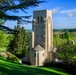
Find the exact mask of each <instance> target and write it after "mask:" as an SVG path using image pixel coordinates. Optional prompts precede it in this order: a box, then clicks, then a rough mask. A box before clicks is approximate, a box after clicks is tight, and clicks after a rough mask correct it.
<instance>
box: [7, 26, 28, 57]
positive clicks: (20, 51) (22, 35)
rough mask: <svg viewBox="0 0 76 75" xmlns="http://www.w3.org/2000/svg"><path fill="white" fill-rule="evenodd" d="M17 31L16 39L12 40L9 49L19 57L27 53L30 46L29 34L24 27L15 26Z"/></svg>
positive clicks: (15, 33)
mask: <svg viewBox="0 0 76 75" xmlns="http://www.w3.org/2000/svg"><path fill="white" fill-rule="evenodd" d="M14 30H16V32H14V39H13V40H11V41H10V44H9V47H8V50H9V51H10V52H11V53H13V54H15V55H16V56H18V57H23V56H25V55H26V54H27V50H28V47H29V36H28V34H27V32H26V30H25V29H24V27H20V25H18V26H17V27H15V29H14Z"/></svg>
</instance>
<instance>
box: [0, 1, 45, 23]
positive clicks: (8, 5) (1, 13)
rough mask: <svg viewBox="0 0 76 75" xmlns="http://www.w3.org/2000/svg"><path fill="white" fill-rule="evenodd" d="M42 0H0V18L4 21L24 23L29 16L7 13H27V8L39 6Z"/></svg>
mask: <svg viewBox="0 0 76 75" xmlns="http://www.w3.org/2000/svg"><path fill="white" fill-rule="evenodd" d="M43 2H44V0H0V18H1V19H4V20H18V21H20V22H22V21H25V22H26V19H27V18H29V17H30V16H17V15H9V13H7V12H8V11H11V12H13V13H19V11H20V10H21V11H23V12H25V13H26V12H27V11H26V10H25V9H28V8H29V7H34V6H39V4H40V3H43Z"/></svg>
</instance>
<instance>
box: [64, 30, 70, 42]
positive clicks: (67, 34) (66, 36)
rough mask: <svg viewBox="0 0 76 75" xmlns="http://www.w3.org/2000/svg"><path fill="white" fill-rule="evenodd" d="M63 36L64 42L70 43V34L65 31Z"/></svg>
mask: <svg viewBox="0 0 76 75" xmlns="http://www.w3.org/2000/svg"><path fill="white" fill-rule="evenodd" d="M64 35H65V38H66V40H67V43H69V42H70V39H71V34H70V32H69V31H67V30H66V32H65V34H64Z"/></svg>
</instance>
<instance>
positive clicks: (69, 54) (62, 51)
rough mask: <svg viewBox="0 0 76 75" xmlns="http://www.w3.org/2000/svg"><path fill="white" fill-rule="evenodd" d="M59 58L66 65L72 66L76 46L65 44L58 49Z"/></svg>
mask: <svg viewBox="0 0 76 75" xmlns="http://www.w3.org/2000/svg"><path fill="white" fill-rule="evenodd" d="M57 53H58V54H57V56H58V58H59V59H61V60H62V61H63V62H64V63H65V64H70V63H71V62H72V61H73V59H74V58H73V57H74V56H75V55H76V46H75V45H72V44H63V45H61V46H59V47H58V50H57Z"/></svg>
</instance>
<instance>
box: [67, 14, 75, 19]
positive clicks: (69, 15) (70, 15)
mask: <svg viewBox="0 0 76 75" xmlns="http://www.w3.org/2000/svg"><path fill="white" fill-rule="evenodd" d="M74 15H75V14H73V13H68V14H67V17H69V18H70V17H73V16H74Z"/></svg>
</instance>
